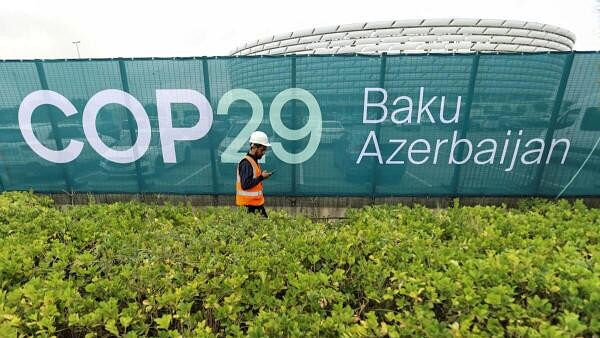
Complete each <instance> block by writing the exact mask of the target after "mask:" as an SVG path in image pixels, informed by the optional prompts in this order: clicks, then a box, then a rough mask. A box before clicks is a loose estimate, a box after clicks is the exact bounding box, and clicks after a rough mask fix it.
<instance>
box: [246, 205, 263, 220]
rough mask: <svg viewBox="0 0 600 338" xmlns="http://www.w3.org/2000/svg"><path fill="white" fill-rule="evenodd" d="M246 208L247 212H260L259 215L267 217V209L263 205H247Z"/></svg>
mask: <svg viewBox="0 0 600 338" xmlns="http://www.w3.org/2000/svg"><path fill="white" fill-rule="evenodd" d="M246 208H248V213H249V214H255V213H256V212H260V214H261V215H263V216H264V217H265V218H268V216H267V210H265V206H264V205H261V206H258V207H255V206H253V205H247V206H246Z"/></svg>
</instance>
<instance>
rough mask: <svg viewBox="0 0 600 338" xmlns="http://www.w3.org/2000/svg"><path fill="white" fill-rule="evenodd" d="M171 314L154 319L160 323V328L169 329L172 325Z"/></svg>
mask: <svg viewBox="0 0 600 338" xmlns="http://www.w3.org/2000/svg"><path fill="white" fill-rule="evenodd" d="M171 318H172V316H171V315H163V316H162V317H160V318H155V319H154V321H155V322H156V324H158V328H159V329H163V330H167V329H168V328H169V325H171Z"/></svg>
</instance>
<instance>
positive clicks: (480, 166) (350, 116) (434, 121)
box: [0, 52, 600, 197]
mask: <svg viewBox="0 0 600 338" xmlns="http://www.w3.org/2000/svg"><path fill="white" fill-rule="evenodd" d="M599 84H600V54H597V53H593V52H589V53H587V52H581V53H544V54H468V55H466V54H465V55H394V56H391V55H390V56H388V55H378V56H364V55H362V56H361V55H337V56H331V55H329V56H300V55H299V56H278V57H209V58H204V57H198V58H170V59H158V58H156V59H154V58H152V59H110V60H104V59H92V60H50V61H4V62H1V63H0V188H1V189H2V190H28V189H32V190H34V191H39V192H62V191H67V192H71V191H75V192H92V193H109V192H110V193H140V192H143V193H173V194H219V195H222V194H234V193H235V188H234V183H235V179H236V175H235V167H236V164H237V162H238V161H239V160H240V159H241V158H242V156H243V155H244V154H245V153H246V152H247V151H248V148H249V145H248V139H249V136H250V134H251V133H252V132H253V131H255V130H260V131H264V132H266V133H267V135H269V139H270V142H271V143H272V145H273V146H272V148H271V149H270V151H269V152H268V153H267V156H266V157H265V160H264V163H262V164H261V166H262V167H263V169H266V170H273V169H277V173H276V174H275V175H274V176H273V177H271V178H270V179H269V180H268V181H266V182H265V193H266V194H267V195H296V196H549V197H559V196H600V150H598V148H599V147H598V143H599V141H600V90H599V89H600V88H599Z"/></svg>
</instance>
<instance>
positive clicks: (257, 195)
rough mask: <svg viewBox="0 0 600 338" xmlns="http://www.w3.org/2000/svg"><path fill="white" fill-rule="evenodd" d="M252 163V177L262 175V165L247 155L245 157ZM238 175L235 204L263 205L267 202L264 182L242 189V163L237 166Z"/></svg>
mask: <svg viewBox="0 0 600 338" xmlns="http://www.w3.org/2000/svg"><path fill="white" fill-rule="evenodd" d="M244 158H245V159H246V160H248V162H249V163H250V165H252V177H254V178H257V177H258V176H260V175H261V173H262V170H261V168H260V165H258V163H256V161H255V160H254V159H253V158H252V157H250V156H248V155H246V156H245V157H244ZM236 176H237V181H236V182H235V204H237V205H251V206H261V205H263V204H265V197H264V196H263V184H262V182H260V183H258V184H257V185H255V186H253V187H252V188H250V189H247V190H244V189H242V182H241V179H240V165H239V163H238V165H237V167H236Z"/></svg>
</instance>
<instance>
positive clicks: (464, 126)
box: [452, 53, 479, 196]
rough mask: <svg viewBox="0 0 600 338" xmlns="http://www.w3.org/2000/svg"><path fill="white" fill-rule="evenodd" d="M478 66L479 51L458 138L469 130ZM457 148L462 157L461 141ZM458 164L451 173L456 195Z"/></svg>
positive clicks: (465, 134) (474, 61)
mask: <svg viewBox="0 0 600 338" xmlns="http://www.w3.org/2000/svg"><path fill="white" fill-rule="evenodd" d="M478 68H479V53H475V55H473V64H472V65H471V74H470V75H469V91H468V92H467V100H466V102H465V115H464V118H463V121H462V129H461V132H460V138H461V139H464V138H465V137H466V136H467V133H468V132H469V128H470V126H471V123H470V120H471V106H472V104H473V94H474V93H475V80H476V78H477V70H478ZM459 146H460V147H459V148H458V152H457V154H458V158H460V159H462V158H463V152H464V149H465V147H464V144H463V143H461V144H460V145H459ZM460 168H461V167H460V165H458V164H456V165H455V166H454V174H453V175H452V194H453V195H454V196H456V195H458V184H459V180H460Z"/></svg>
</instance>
